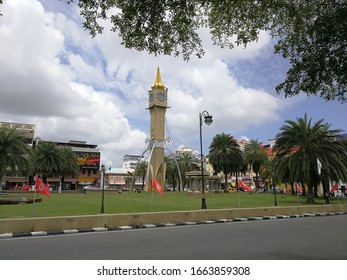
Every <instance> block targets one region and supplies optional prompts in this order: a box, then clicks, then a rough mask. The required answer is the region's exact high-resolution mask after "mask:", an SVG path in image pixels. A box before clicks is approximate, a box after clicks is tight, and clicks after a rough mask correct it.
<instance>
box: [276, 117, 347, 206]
mask: <svg viewBox="0 0 347 280" xmlns="http://www.w3.org/2000/svg"><path fill="white" fill-rule="evenodd" d="M323 122H324V120H323V119H321V120H319V121H317V122H315V123H314V124H312V119H309V120H308V119H307V116H306V114H305V116H304V118H297V122H295V121H286V124H285V125H283V126H282V127H281V132H280V133H278V134H277V136H276V142H275V145H274V151H275V153H276V157H279V161H281V158H286V161H287V163H286V165H287V167H286V168H288V169H289V170H290V174H291V177H292V178H295V180H296V181H297V182H301V183H302V185H306V186H307V187H308V192H307V201H308V202H311V203H314V199H313V191H314V187H316V186H317V185H318V183H319V181H322V179H323V188H324V191H323V193H324V196H326V193H328V189H327V180H335V181H336V180H346V179H347V178H346V177H347V160H346V157H347V156H346V154H347V141H336V136H337V135H338V134H339V133H341V132H342V130H340V129H335V130H331V129H330V127H331V125H330V124H328V123H325V124H324V123H323ZM318 162H320V163H321V164H322V166H323V168H322V170H318Z"/></svg>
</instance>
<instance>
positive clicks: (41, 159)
mask: <svg viewBox="0 0 347 280" xmlns="http://www.w3.org/2000/svg"><path fill="white" fill-rule="evenodd" d="M31 162H32V171H33V173H34V174H41V175H42V178H43V181H44V182H46V180H47V177H48V176H62V178H63V177H64V176H76V175H77V174H78V171H79V165H78V164H77V161H76V155H75V153H74V152H72V151H71V149H70V148H69V147H64V146H58V145H57V144H55V143H53V142H39V143H38V145H37V146H36V147H35V148H34V149H33V153H32V157H31Z"/></svg>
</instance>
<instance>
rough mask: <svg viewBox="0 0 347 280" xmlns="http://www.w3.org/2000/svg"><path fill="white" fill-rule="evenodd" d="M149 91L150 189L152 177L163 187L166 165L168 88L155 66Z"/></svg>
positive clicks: (148, 184)
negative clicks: (155, 70)
mask: <svg viewBox="0 0 347 280" xmlns="http://www.w3.org/2000/svg"><path fill="white" fill-rule="evenodd" d="M148 93H149V106H148V109H149V113H150V115H151V124H150V140H149V141H150V148H151V156H150V163H149V168H150V169H149V170H150V174H151V175H150V178H149V180H148V183H147V190H148V191H151V190H152V184H151V183H152V179H154V178H155V179H157V181H158V183H159V184H160V186H161V187H162V188H163V189H165V172H166V165H165V162H164V149H165V112H166V109H167V108H168V106H167V93H168V89H167V88H166V87H165V86H164V84H163V82H162V81H161V75H160V69H159V67H158V68H157V73H156V77H155V81H154V84H153V85H152V88H151V89H150V90H149V91H148Z"/></svg>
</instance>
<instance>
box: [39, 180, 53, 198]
mask: <svg viewBox="0 0 347 280" xmlns="http://www.w3.org/2000/svg"><path fill="white" fill-rule="evenodd" d="M35 188H36V190H37V191H38V192H39V193H42V194H44V195H45V196H47V197H49V196H50V195H51V193H50V191H49V189H48V187H47V185H45V184H44V183H43V182H42V181H41V180H40V179H39V178H36V182H35Z"/></svg>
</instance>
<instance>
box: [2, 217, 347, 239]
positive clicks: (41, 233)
mask: <svg viewBox="0 0 347 280" xmlns="http://www.w3.org/2000/svg"><path fill="white" fill-rule="evenodd" d="M346 214H347V212H327V213H314V214H311V213H303V214H292V215H276V216H263V217H247V218H233V219H218V220H213V221H198V222H181V223H165V224H144V225H136V226H119V227H108V228H105V227H95V228H82V229H67V230H56V231H54V230H51V231H32V232H14V233H3V234H0V239H9V238H16V237H34V236H49V235H63V234H76V233H87V232H105V231H127V230H134V229H150V228H159V227H173V226H188V225H206V224H216V223H233V222H246V221H263V220H276V219H277V220H279V219H293V218H305V217H322V216H336V215H346Z"/></svg>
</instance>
